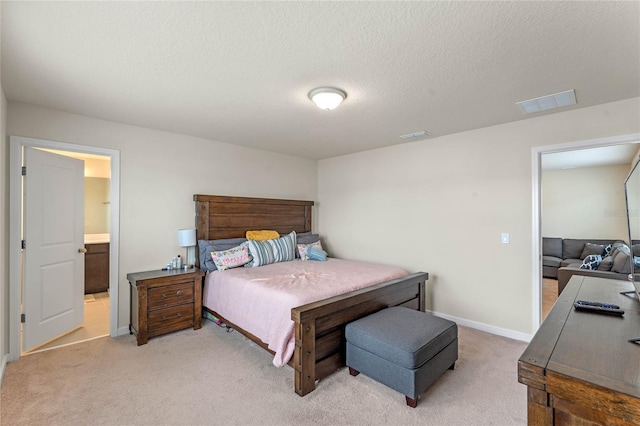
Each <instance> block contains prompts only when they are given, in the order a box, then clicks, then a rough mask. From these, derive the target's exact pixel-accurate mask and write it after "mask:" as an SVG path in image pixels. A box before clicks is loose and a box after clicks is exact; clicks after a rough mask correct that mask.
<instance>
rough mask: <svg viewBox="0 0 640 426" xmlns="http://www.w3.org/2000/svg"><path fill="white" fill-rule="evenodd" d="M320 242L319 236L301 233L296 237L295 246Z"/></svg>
mask: <svg viewBox="0 0 640 426" xmlns="http://www.w3.org/2000/svg"><path fill="white" fill-rule="evenodd" d="M316 241H320V235H318V234H312V233H311V232H303V233H301V234H297V235H296V242H297V244H311V243H315V242H316Z"/></svg>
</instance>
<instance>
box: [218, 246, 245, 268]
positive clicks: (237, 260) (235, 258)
mask: <svg viewBox="0 0 640 426" xmlns="http://www.w3.org/2000/svg"><path fill="white" fill-rule="evenodd" d="M211 259H212V260H213V263H215V264H216V267H217V268H218V270H220V271H224V270H226V269H231V268H237V267H238V266H242V265H245V264H247V263H249V262H250V261H251V256H250V255H249V248H248V247H247V243H243V244H241V245H239V246H238V247H233V248H231V249H229V250H224V251H212V252H211Z"/></svg>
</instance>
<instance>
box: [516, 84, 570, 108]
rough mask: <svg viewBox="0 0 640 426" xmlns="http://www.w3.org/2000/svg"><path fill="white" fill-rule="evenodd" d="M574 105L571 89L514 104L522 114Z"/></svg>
mask: <svg viewBox="0 0 640 426" xmlns="http://www.w3.org/2000/svg"><path fill="white" fill-rule="evenodd" d="M575 104H576V93H575V91H574V90H573V89H571V90H566V91H564V92H560V93H554V94H553V95H547V96H541V97H539V98H534V99H529V100H526V101H522V102H516V105H518V106H519V107H520V109H521V110H522V112H523V113H524V114H531V113H534V112H540V111H546V110H548V109H553V108H560V107H564V106H569V105H575Z"/></svg>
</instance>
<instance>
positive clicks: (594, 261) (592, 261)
mask: <svg viewBox="0 0 640 426" xmlns="http://www.w3.org/2000/svg"><path fill="white" fill-rule="evenodd" d="M601 262H602V256H600V255H599V254H590V255H588V256H587V257H585V258H584V260H583V261H582V265H580V269H598V266H600V263H601Z"/></svg>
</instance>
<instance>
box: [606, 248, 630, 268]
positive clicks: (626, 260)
mask: <svg viewBox="0 0 640 426" xmlns="http://www.w3.org/2000/svg"><path fill="white" fill-rule="evenodd" d="M611 270H612V271H613V272H620V273H623V274H630V273H631V250H630V249H629V247H627V246H626V245H622V246H619V247H618V248H617V250H616V251H615V255H614V256H613V266H612V267H611Z"/></svg>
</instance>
